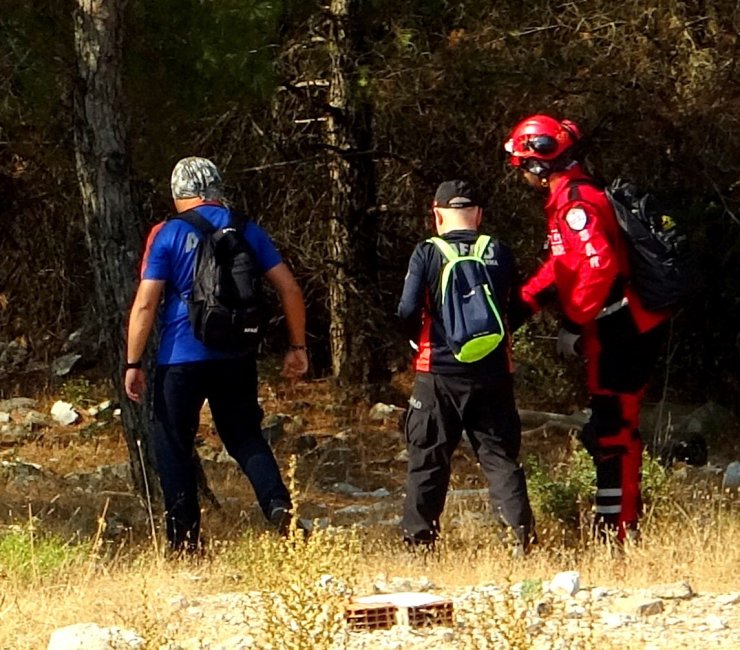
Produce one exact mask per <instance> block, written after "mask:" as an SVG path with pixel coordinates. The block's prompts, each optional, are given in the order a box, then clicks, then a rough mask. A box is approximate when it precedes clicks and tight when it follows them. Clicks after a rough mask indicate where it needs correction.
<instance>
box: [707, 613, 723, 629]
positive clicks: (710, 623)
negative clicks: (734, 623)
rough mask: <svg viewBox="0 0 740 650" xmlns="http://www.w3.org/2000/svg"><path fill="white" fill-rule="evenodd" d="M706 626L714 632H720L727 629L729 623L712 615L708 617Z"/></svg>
mask: <svg viewBox="0 0 740 650" xmlns="http://www.w3.org/2000/svg"><path fill="white" fill-rule="evenodd" d="M705 624H706V626H707V627H708V628H709V629H710V630H711V631H712V632H719V631H720V630H726V629H727V621H725V620H724V619H723V618H720V617H719V616H717V615H716V614H710V615H709V616H707V618H706V620H705Z"/></svg>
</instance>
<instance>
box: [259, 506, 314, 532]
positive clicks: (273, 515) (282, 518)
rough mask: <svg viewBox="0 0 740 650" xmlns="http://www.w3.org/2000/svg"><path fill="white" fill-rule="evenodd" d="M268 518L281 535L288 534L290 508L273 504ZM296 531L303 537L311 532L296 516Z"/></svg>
mask: <svg viewBox="0 0 740 650" xmlns="http://www.w3.org/2000/svg"><path fill="white" fill-rule="evenodd" d="M268 519H269V521H270V524H272V526H274V527H275V530H277V532H278V533H279V534H280V536H281V537H289V536H290V524H291V521H292V519H293V513H292V511H291V510H290V508H287V507H286V506H275V507H274V508H273V509H272V510H271V511H270V516H269V518H268ZM296 531H298V533H299V534H300V535H302V536H303V538H304V539H305V538H306V537H308V536H309V534H310V533H311V531H310V530H309V529H308V528H307V527H306V525H305V524H304V523H303V522H302V521H301V520H300V519H299V518H297V517H296Z"/></svg>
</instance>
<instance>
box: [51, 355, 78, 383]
mask: <svg viewBox="0 0 740 650" xmlns="http://www.w3.org/2000/svg"><path fill="white" fill-rule="evenodd" d="M80 359H82V355H81V354H76V353H72V354H65V355H64V356H62V357H58V358H57V359H54V361H52V362H51V372H52V374H53V375H55V376H57V377H63V376H64V375H68V374H69V372H70V370H72V368H73V367H74V365H75V364H76V363H77V362H78V361H79V360H80Z"/></svg>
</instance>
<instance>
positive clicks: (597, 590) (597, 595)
mask: <svg viewBox="0 0 740 650" xmlns="http://www.w3.org/2000/svg"><path fill="white" fill-rule="evenodd" d="M608 595H609V590H608V589H606V588H605V587H594V588H593V589H592V590H591V598H593V599H594V600H604V598H606V597H607V596H608Z"/></svg>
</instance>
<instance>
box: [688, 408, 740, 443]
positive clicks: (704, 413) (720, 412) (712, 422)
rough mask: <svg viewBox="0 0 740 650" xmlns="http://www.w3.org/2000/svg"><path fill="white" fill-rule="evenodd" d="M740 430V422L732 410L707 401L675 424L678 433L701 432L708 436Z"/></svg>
mask: <svg viewBox="0 0 740 650" xmlns="http://www.w3.org/2000/svg"><path fill="white" fill-rule="evenodd" d="M738 431H740V422H739V421H738V419H737V418H736V417H735V416H734V415H733V413H732V411H730V410H728V409H726V408H724V407H723V406H720V405H719V404H717V403H715V402H707V403H706V404H704V405H703V406H700V407H699V408H698V409H696V410H695V411H693V412H692V413H690V414H689V415H687V416H686V418H685V419H684V420H682V421H681V422H679V423H678V424H677V425H676V432H677V433H679V434H687V435H688V434H692V433H701V434H703V435H705V436H708V437H710V438H712V437H716V436H719V435H727V434H729V433H731V432H738Z"/></svg>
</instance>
